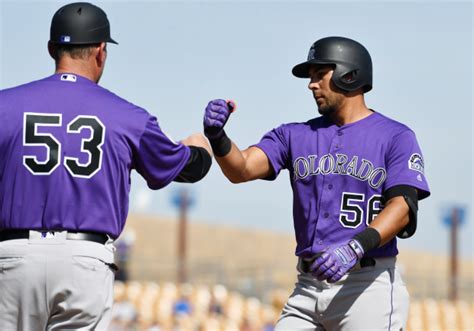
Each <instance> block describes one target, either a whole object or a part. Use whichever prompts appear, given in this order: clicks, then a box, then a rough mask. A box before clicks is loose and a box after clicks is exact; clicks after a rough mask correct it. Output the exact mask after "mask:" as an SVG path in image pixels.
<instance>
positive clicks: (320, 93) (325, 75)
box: [308, 65, 341, 115]
mask: <svg viewBox="0 0 474 331" xmlns="http://www.w3.org/2000/svg"><path fill="white" fill-rule="evenodd" d="M333 73H334V69H333V67H332V66H330V65H327V66H314V67H311V68H310V71H309V76H310V82H309V85H308V88H309V89H310V90H311V91H312V92H313V97H314V100H315V101H316V104H317V105H318V111H319V113H320V114H321V115H327V114H330V113H332V112H334V111H335V110H337V109H338V108H339V105H340V97H341V96H340V95H339V93H337V92H336V90H337V89H336V88H335V86H334V84H333V83H332V80H331V78H332V75H333Z"/></svg>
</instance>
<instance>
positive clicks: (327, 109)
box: [318, 106, 334, 115]
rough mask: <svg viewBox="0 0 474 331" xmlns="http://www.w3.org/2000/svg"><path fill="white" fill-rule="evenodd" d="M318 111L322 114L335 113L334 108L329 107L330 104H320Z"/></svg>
mask: <svg viewBox="0 0 474 331" xmlns="http://www.w3.org/2000/svg"><path fill="white" fill-rule="evenodd" d="M318 112H319V113H320V114H321V115H329V114H332V113H334V108H333V107H328V106H318Z"/></svg>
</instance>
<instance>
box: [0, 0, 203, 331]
mask: <svg viewBox="0 0 474 331" xmlns="http://www.w3.org/2000/svg"><path fill="white" fill-rule="evenodd" d="M107 42H109V43H115V41H114V40H113V39H111V37H110V28H109V22H108V19H107V17H106V15H105V13H104V12H103V11H102V10H101V9H100V8H98V7H96V6H94V5H91V4H88V3H73V4H70V5H66V6H64V7H62V8H60V9H59V10H58V11H57V12H56V14H55V15H54V17H53V20H52V24H51V39H50V41H49V51H50V54H51V56H52V57H53V58H54V60H55V62H56V73H55V74H54V75H52V76H50V77H47V78H45V79H42V80H38V81H34V82H32V83H29V84H25V85H22V86H18V87H15V88H11V89H7V90H3V91H0V100H1V102H0V122H1V123H2V130H0V152H1V154H2V157H1V158H0V330H17V329H18V330H59V329H61V330H63V329H70V330H105V329H107V324H108V322H109V320H110V310H111V306H112V301H113V292H112V289H113V279H114V277H113V270H112V268H113V267H114V265H113V262H114V261H113V249H114V248H113V241H114V239H116V238H117V237H118V236H119V235H120V233H121V232H122V229H123V227H124V224H125V220H126V217H127V212H128V194H129V191H130V172H131V171H132V170H133V169H135V170H136V171H138V172H139V173H140V174H141V175H142V176H143V177H144V179H145V180H146V182H147V184H148V186H149V187H150V188H151V189H154V190H156V189H160V188H162V187H164V186H166V185H168V184H169V183H170V182H172V181H180V182H196V181H198V180H200V179H201V178H203V176H204V175H205V174H206V173H207V171H208V170H209V167H210V165H211V154H210V153H211V148H210V146H209V145H208V143H207V140H206V138H205V137H204V136H203V135H202V134H195V135H192V136H190V137H188V138H186V139H184V140H183V141H182V142H175V141H173V140H171V139H170V138H168V137H167V136H166V135H165V134H164V133H163V131H162V129H161V128H160V126H159V124H158V122H157V119H156V117H154V116H152V115H150V114H149V113H148V112H147V111H145V110H144V109H142V108H140V107H138V106H136V105H133V104H131V103H129V102H127V101H125V100H124V99H122V98H120V97H118V96H116V95H115V94H113V93H111V92H109V91H108V90H106V89H104V88H102V87H100V86H99V85H98V84H97V83H98V81H99V78H100V77H101V75H102V72H103V69H104V65H105V62H106V57H107V51H106V43H107Z"/></svg>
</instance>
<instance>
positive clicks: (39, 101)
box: [0, 74, 150, 236]
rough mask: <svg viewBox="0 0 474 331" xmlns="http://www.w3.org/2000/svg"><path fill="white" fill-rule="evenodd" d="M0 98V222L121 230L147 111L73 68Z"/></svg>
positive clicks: (9, 225) (10, 225)
mask: <svg viewBox="0 0 474 331" xmlns="http://www.w3.org/2000/svg"><path fill="white" fill-rule="evenodd" d="M0 100H1V102H0V122H1V123H2V130H1V131H0V152H1V153H2V158H1V159H0V228H26V229H68V230H81V231H98V232H105V233H109V234H111V235H112V236H116V235H118V233H120V231H121V228H122V227H123V222H124V221H125V217H126V215H127V212H128V210H127V209H128V193H129V190H130V178H129V174H130V171H131V169H132V168H133V150H134V148H137V146H138V145H139V142H140V135H141V134H142V132H143V130H144V128H145V125H146V123H147V121H148V120H149V118H150V115H149V114H148V113H147V112H146V111H144V110H142V109H140V108H138V107H136V106H134V105H132V104H130V103H128V102H126V101H125V100H123V99H121V98H119V97H117V96H116V95H114V94H112V93H111V92H109V91H107V90H106V89H104V88H102V87H100V86H98V85H97V84H95V83H94V82H92V81H90V80H88V79H86V78H84V77H81V76H77V75H72V74H56V75H53V76H51V77H48V78H45V79H43V80H40V81H36V82H32V83H29V84H26V85H22V86H19V87H15V88H12V89H8V90H4V91H0Z"/></svg>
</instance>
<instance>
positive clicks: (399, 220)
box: [370, 196, 409, 246]
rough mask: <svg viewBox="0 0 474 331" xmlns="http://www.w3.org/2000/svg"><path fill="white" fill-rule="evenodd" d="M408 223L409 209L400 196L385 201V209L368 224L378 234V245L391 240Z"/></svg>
mask: <svg viewBox="0 0 474 331" xmlns="http://www.w3.org/2000/svg"><path fill="white" fill-rule="evenodd" d="M408 222H409V207H408V205H407V204H406V202H405V199H404V198H403V197H402V196H397V197H394V198H392V199H390V200H389V201H387V203H386V205H385V207H384V208H383V210H382V211H381V212H380V214H378V215H377V217H376V218H375V219H374V220H373V221H372V222H371V223H370V227H372V228H374V229H375V230H377V232H378V233H379V234H380V245H379V246H383V245H385V244H386V243H388V242H389V241H390V240H392V239H393V238H394V237H395V236H396V235H397V233H399V232H400V231H401V230H402V229H403V228H404V227H405V226H406V225H407V224H408Z"/></svg>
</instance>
